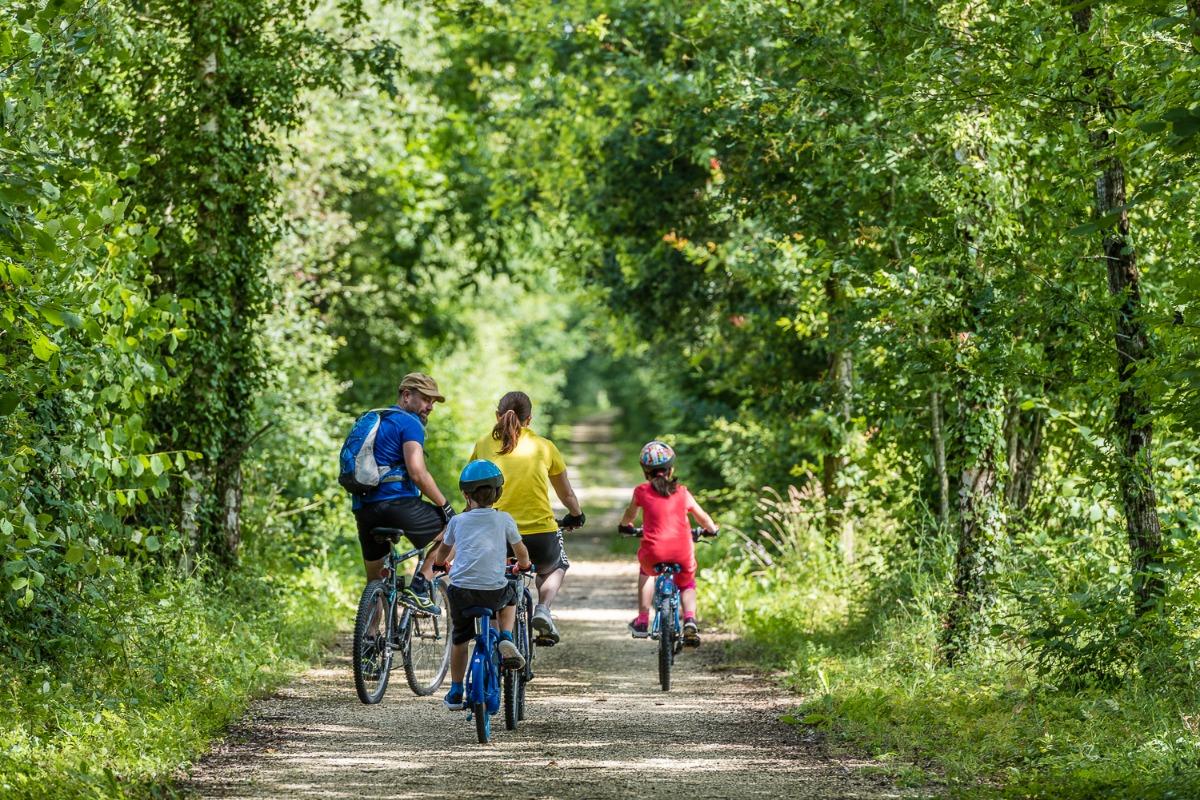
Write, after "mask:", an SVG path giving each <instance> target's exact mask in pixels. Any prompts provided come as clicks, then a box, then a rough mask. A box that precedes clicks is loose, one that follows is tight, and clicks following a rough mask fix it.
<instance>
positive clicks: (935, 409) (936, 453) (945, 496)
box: [929, 389, 950, 529]
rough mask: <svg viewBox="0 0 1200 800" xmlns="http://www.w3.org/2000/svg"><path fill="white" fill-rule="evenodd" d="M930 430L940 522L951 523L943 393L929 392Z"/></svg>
mask: <svg viewBox="0 0 1200 800" xmlns="http://www.w3.org/2000/svg"><path fill="white" fill-rule="evenodd" d="M929 430H930V437H931V439H932V440H933V441H932V443H933V469H934V473H935V474H936V476H937V482H938V524H939V525H941V526H942V528H943V529H944V528H946V527H947V526H948V525H949V524H950V473H949V471H948V470H947V469H946V438H945V435H944V434H943V425H942V393H941V392H940V391H938V390H937V389H934V390H933V391H932V392H930V393H929Z"/></svg>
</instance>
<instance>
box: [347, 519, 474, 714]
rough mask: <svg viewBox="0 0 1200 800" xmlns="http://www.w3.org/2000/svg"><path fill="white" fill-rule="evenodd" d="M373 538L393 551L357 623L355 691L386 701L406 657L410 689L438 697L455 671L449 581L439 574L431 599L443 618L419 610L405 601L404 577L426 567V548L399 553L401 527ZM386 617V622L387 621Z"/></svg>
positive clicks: (375, 533) (372, 700)
mask: <svg viewBox="0 0 1200 800" xmlns="http://www.w3.org/2000/svg"><path fill="white" fill-rule="evenodd" d="M371 534H372V535H373V536H374V537H375V540H376V541H377V542H379V543H381V544H382V543H383V542H384V541H387V542H389V543H390V544H391V545H392V547H391V550H390V552H389V554H388V558H387V561H386V563H385V564H384V566H383V568H382V569H381V570H380V576H379V578H378V579H377V580H373V581H371V582H370V583H368V584H367V586H366V588H365V589H363V593H362V599H361V600H359V603H358V614H357V616H356V617H355V620H354V643H353V659H352V660H353V664H354V690H355V691H356V692H357V693H358V699H359V700H361V701H362V702H363V703H366V704H367V705H374V704H375V703H378V702H379V701H380V700H382V699H383V695H384V692H386V691H387V687H388V679H389V677H390V675H391V671H392V659H393V657H394V654H395V652H396V651H397V650H398V651H399V652H400V656H401V659H402V660H403V663H404V676H405V678H406V679H407V681H408V686H409V688H410V689H412V691H413V693H414V694H416V695H418V696H425V695H429V694H432V693H433V692H434V691H436V690H437V688H438V687H439V686H441V685H442V681H443V680H444V679H445V677H446V671H447V670H448V669H449V667H450V612H449V607H450V606H449V601H448V600H447V598H446V587H445V585H444V582H443V576H442V575H440V574H434V576H433V581H432V588H431V594H432V596H433V600H434V602H435V603H436V604H437V605H439V606H440V607H441V613H440V614H437V615H433V614H430V613H428V612H426V611H417V610H416V609H413V608H410V607H408V606H406V605H404V604H402V603H401V602H400V600H399V598H400V596H401V595H402V594H403V592H404V589H405V587H406V586H407V581H406V579H405V577H403V576H402V575H400V569H399V567H400V564H402V563H403V562H405V561H407V560H408V559H410V558H415V557H417V556H420V558H418V559H417V564H416V569H415V570H414V571H413V575H414V576H415V575H416V574H417V573H419V572H420V571H421V567H422V566H423V565H424V564H425V558H426V556H427V552H426V550H425V548H421V547H416V548H413V549H412V550H407V551H405V552H403V553H400V552H397V550H396V546H395V545H396V543H397V542H398V541H399V540H400V537H401V536H403V535H404V531H402V530H400V529H398V528H374V529H372V531H371ZM381 617H382V618H381Z"/></svg>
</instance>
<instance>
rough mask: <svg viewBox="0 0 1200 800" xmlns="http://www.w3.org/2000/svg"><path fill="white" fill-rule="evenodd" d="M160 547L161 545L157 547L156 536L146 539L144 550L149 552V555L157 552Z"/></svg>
mask: <svg viewBox="0 0 1200 800" xmlns="http://www.w3.org/2000/svg"><path fill="white" fill-rule="evenodd" d="M160 546H161V545H159V542H158V537H157V536H147V537H146V549H147V550H148V551H150V552H151V553H156V552H158V549H159V547H160Z"/></svg>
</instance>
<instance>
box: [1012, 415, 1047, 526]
mask: <svg viewBox="0 0 1200 800" xmlns="http://www.w3.org/2000/svg"><path fill="white" fill-rule="evenodd" d="M1045 423H1046V414H1045V412H1044V411H1042V410H1041V409H1038V408H1034V409H1030V410H1028V411H1023V410H1022V409H1021V407H1020V405H1019V404H1017V403H1016V402H1015V401H1014V402H1011V403H1009V406H1008V416H1007V418H1006V419H1005V421H1004V429H1005V430H1004V439H1005V441H1006V442H1007V443H1008V446H1007V448H1006V449H1007V455H1008V478H1007V480H1006V482H1005V485H1004V500H1005V503H1006V504H1007V505H1008V507H1009V509H1011V510H1013V511H1024V510H1025V509H1026V508H1027V507H1028V506H1029V498H1030V496H1031V495H1032V493H1033V482H1034V481H1035V480H1036V479H1037V472H1038V467H1039V466H1040V465H1041V461H1042V434H1043V431H1044V429H1045Z"/></svg>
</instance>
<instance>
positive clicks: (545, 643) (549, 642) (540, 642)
mask: <svg viewBox="0 0 1200 800" xmlns="http://www.w3.org/2000/svg"><path fill="white" fill-rule="evenodd" d="M533 643H534V644H536V645H537V646H538V647H554V645H556V644H558V642H556V641H554V640H553V639H534V640H533Z"/></svg>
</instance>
